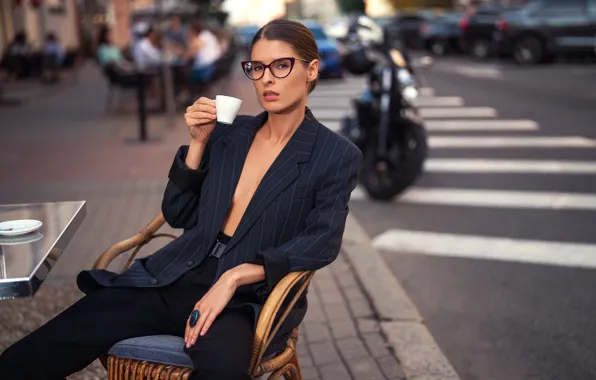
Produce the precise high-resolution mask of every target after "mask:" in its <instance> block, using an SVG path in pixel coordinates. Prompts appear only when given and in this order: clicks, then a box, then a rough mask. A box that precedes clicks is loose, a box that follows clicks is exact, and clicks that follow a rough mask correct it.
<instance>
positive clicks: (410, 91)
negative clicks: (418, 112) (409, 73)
mask: <svg viewBox="0 0 596 380" xmlns="http://www.w3.org/2000/svg"><path fill="white" fill-rule="evenodd" d="M401 96H403V98H404V99H406V100H407V101H409V102H411V101H413V100H414V99H416V98H417V97H418V90H417V89H416V87H414V86H406V87H404V88H403V90H401Z"/></svg>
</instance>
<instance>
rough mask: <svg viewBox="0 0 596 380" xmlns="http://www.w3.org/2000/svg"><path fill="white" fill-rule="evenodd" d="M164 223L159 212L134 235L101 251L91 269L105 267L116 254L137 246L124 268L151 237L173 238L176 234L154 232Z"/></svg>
mask: <svg viewBox="0 0 596 380" xmlns="http://www.w3.org/2000/svg"><path fill="white" fill-rule="evenodd" d="M164 223H165V218H164V216H163V213H161V212H160V213H159V214H158V215H157V216H156V217H155V218H154V219H153V220H152V221H151V222H150V223H149V224H148V225H146V226H145V227H144V228H143V229H142V230H141V231H139V232H137V233H136V234H135V235H134V236H132V237H130V238H128V239H126V240H123V241H121V242H119V243H116V244H114V245H113V246H111V247H110V248H108V249H107V250H106V251H105V252H104V253H102V254H101V255H100V256H99V257H98V258H97V260H96V261H95V263H94V264H93V269H106V268H107V267H108V265H110V263H111V262H112V260H114V259H115V258H116V257H117V256H118V255H120V254H122V253H124V252H127V251H128V250H130V249H132V248H135V247H137V249H136V250H135V251H134V252H133V253H132V255H131V256H130V257H129V259H128V261H127V263H126V265H125V266H124V269H126V268H127V267H128V266H129V265H130V264H131V263H132V260H133V259H134V257H135V256H136V254H137V252H138V251H139V250H140V249H141V248H142V247H143V245H145V244H147V243H148V242H149V241H151V239H153V238H156V237H162V236H167V237H171V238H174V239H175V238H176V236H174V235H171V234H156V232H157V230H159V228H160V227H161V226H163V225H164Z"/></svg>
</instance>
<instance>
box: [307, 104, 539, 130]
mask: <svg viewBox="0 0 596 380" xmlns="http://www.w3.org/2000/svg"><path fill="white" fill-rule="evenodd" d="M323 111H324V110H323ZM336 111H338V110H336ZM313 113H314V114H315V116H316V117H318V118H320V119H322V118H321V117H320V116H319V112H318V111H317V109H316V108H315V109H313ZM323 113H324V112H323ZM348 114H349V112H345V113H343V114H342V117H343V116H345V115H348ZM325 116H327V115H325ZM323 124H325V125H326V126H327V127H328V128H329V129H331V130H333V131H339V126H340V122H339V121H338V120H337V119H336V120H325V121H324V122H323ZM424 126H425V129H426V130H427V131H429V132H457V131H467V132H483V131H535V130H538V129H539V127H538V123H536V122H534V121H532V120H447V121H445V120H427V121H425V122H424Z"/></svg>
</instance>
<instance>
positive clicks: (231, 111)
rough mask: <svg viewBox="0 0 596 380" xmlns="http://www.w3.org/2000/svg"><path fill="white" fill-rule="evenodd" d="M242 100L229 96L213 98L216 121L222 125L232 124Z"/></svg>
mask: <svg viewBox="0 0 596 380" xmlns="http://www.w3.org/2000/svg"><path fill="white" fill-rule="evenodd" d="M241 105H242V100H240V99H238V98H233V97H231V96H225V95H217V96H216V97H215V113H216V114H217V121H218V122H220V123H223V124H232V123H233V122H234V119H235V118H236V115H238V111H240V106H241Z"/></svg>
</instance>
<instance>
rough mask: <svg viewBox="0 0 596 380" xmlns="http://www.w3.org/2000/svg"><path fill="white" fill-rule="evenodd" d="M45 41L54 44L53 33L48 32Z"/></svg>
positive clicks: (54, 36)
mask: <svg viewBox="0 0 596 380" xmlns="http://www.w3.org/2000/svg"><path fill="white" fill-rule="evenodd" d="M46 40H47V41H50V42H56V41H57V38H56V35H55V34H54V33H53V32H49V33H48V34H46Z"/></svg>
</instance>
